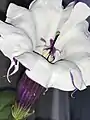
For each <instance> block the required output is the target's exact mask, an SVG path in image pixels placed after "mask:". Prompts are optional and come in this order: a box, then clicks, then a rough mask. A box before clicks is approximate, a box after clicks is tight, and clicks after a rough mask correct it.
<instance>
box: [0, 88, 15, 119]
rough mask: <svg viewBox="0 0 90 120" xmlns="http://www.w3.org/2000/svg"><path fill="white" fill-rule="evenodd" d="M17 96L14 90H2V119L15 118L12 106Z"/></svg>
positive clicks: (0, 117)
mask: <svg viewBox="0 0 90 120" xmlns="http://www.w3.org/2000/svg"><path fill="white" fill-rule="evenodd" d="M15 96H16V93H15V92H14V91H6V90H5V91H0V120H13V118H12V114H11V107H12V104H13V103H14V100H15Z"/></svg>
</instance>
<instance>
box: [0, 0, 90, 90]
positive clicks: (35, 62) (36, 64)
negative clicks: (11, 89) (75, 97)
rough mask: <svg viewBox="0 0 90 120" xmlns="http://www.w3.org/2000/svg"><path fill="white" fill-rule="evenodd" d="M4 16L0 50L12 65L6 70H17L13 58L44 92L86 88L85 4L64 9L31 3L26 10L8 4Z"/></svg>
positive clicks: (89, 67) (39, 0) (55, 2)
mask: <svg viewBox="0 0 90 120" xmlns="http://www.w3.org/2000/svg"><path fill="white" fill-rule="evenodd" d="M6 16H7V18H6V22H5V23H4V22H2V21H1V22H0V34H1V38H0V49H1V51H2V52H3V54H4V55H5V56H7V57H8V58H9V59H10V60H11V61H12V64H11V66H10V68H9V70H10V69H11V67H12V66H13V65H16V69H15V71H14V72H13V73H15V72H16V71H17V70H18V65H17V64H15V61H13V58H15V59H16V60H17V61H18V62H20V63H21V64H22V65H24V66H25V67H26V68H28V69H29V70H30V71H29V70H26V74H27V75H28V76H29V77H30V78H31V79H33V80H35V81H36V82H37V83H39V84H41V85H42V86H44V87H46V88H49V87H53V88H57V89H61V90H64V91H72V90H74V89H76V88H77V89H79V90H83V89H85V88H86V86H88V85H90V80H89V71H90V61H89V54H90V33H89V31H88V26H89V24H88V22H87V21H86V18H87V17H88V16H90V8H89V7H88V6H87V5H86V4H85V3H82V2H79V3H77V4H76V5H74V2H72V3H70V4H69V5H68V6H67V7H66V8H65V9H63V6H62V1H60V0H52V1H50V0H35V1H34V2H32V4H31V5H30V7H29V9H26V8H23V7H20V6H17V5H15V4H12V3H11V4H10V5H9V7H8V10H7V15H6ZM57 31H58V32H57ZM57 33H58V35H57ZM53 58H54V59H53ZM9 70H8V75H7V76H9ZM13 73H12V74H13Z"/></svg>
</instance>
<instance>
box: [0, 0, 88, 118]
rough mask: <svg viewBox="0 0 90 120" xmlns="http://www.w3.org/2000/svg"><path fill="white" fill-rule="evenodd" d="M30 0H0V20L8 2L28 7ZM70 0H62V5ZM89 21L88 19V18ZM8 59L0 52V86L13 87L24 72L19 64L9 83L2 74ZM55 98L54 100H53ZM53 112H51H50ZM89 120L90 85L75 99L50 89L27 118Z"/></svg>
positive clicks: (6, 67)
mask: <svg viewBox="0 0 90 120" xmlns="http://www.w3.org/2000/svg"><path fill="white" fill-rule="evenodd" d="M31 1H32V0H0V20H3V21H4V20H5V13H6V9H7V7H8V5H9V3H10V2H13V3H16V4H17V5H20V6H23V7H26V8H28V6H29V3H30V2H31ZM70 1H72V0H64V1H63V5H64V7H66V6H67V4H68V3H69V2H70ZM88 21H90V19H88ZM9 64H10V61H9V60H8V58H6V57H5V56H4V55H3V54H2V53H0V87H6V86H10V87H15V86H16V80H19V78H20V76H21V74H22V73H23V72H24V67H23V66H21V65H20V71H19V72H18V74H16V75H14V76H13V77H11V80H12V79H13V81H12V85H11V84H9V83H8V82H7V80H6V78H3V77H2V76H3V75H6V72H7V69H8V67H9ZM54 99H55V101H54ZM52 113H53V114H52ZM34 119H35V120H90V87H88V88H87V90H84V91H81V92H80V91H77V92H76V93H75V99H73V98H71V92H63V91H60V90H56V89H50V90H49V91H48V92H47V93H46V95H45V96H42V97H41V100H40V101H39V102H38V103H37V105H36V113H35V114H34V115H33V116H31V117H30V118H29V120H34Z"/></svg>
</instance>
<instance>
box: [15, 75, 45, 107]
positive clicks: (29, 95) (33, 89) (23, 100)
mask: <svg viewBox="0 0 90 120" xmlns="http://www.w3.org/2000/svg"><path fill="white" fill-rule="evenodd" d="M44 90H45V88H44V87H42V86H41V85H40V84H38V83H36V82H34V81H33V80H32V79H30V78H29V77H28V76H27V75H26V74H24V75H23V77H22V78H21V80H20V82H19V85H18V91H17V92H18V95H17V97H18V98H17V100H18V103H19V104H20V105H21V107H25V108H29V107H32V105H33V104H34V103H35V102H36V101H37V99H38V98H39V96H40V95H41V93H42V92H43V91H44Z"/></svg>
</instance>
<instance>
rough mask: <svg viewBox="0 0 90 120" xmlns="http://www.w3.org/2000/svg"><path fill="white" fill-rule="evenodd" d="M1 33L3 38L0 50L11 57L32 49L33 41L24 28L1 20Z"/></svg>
mask: <svg viewBox="0 0 90 120" xmlns="http://www.w3.org/2000/svg"><path fill="white" fill-rule="evenodd" d="M0 35H1V38H2V39H0V40H1V43H0V50H1V51H2V52H3V54H4V55H5V56H7V57H8V58H9V59H11V58H12V57H14V56H18V55H20V54H23V53H24V52H30V51H32V43H31V41H30V39H29V38H28V36H27V35H26V34H25V33H24V32H23V31H22V30H20V29H18V28H15V27H14V26H11V25H9V24H6V23H4V22H0Z"/></svg>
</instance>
